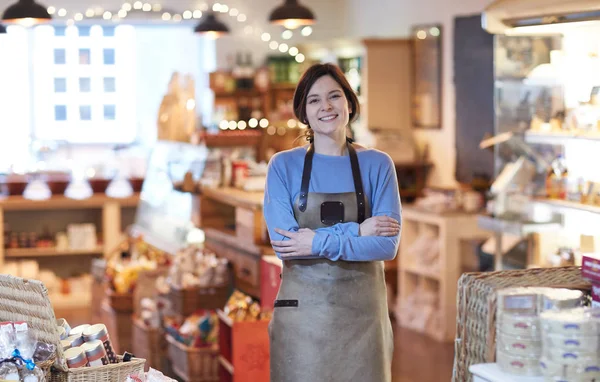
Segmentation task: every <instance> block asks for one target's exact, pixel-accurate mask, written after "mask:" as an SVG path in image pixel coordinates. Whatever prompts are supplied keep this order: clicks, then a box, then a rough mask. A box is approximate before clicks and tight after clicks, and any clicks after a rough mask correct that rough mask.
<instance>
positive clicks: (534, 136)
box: [525, 131, 600, 145]
mask: <svg viewBox="0 0 600 382" xmlns="http://www.w3.org/2000/svg"><path fill="white" fill-rule="evenodd" d="M574 141H600V134H590V133H585V132H574V133H572V132H565V133H542V132H534V131H528V132H526V133H525V142H527V143H534V144H546V145H562V144H565V143H567V142H574Z"/></svg>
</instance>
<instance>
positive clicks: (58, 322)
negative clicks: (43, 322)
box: [56, 318, 72, 337]
mask: <svg viewBox="0 0 600 382" xmlns="http://www.w3.org/2000/svg"><path fill="white" fill-rule="evenodd" d="M56 326H59V327H63V328H65V332H67V337H69V336H72V334H71V325H69V323H68V322H67V320H65V319H64V318H59V319H57V320H56Z"/></svg>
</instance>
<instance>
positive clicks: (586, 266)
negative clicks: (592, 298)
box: [581, 254, 600, 284]
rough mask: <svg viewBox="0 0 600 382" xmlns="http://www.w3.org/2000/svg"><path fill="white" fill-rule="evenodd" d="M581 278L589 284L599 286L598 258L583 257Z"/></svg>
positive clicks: (599, 266)
mask: <svg viewBox="0 0 600 382" xmlns="http://www.w3.org/2000/svg"><path fill="white" fill-rule="evenodd" d="M581 276H582V277H583V278H584V279H586V280H588V281H590V282H591V283H596V284H600V258H599V257H596V256H594V255H590V254H588V255H583V257H582V258H581Z"/></svg>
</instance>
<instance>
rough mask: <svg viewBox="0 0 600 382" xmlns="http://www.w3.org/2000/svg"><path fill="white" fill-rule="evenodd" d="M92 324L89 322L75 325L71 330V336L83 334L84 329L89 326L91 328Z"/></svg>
mask: <svg viewBox="0 0 600 382" xmlns="http://www.w3.org/2000/svg"><path fill="white" fill-rule="evenodd" d="M90 326H91V325H89V324H84V325H79V326H76V327H74V328H73V329H71V331H70V332H69V337H71V336H76V335H77V336H83V331H84V330H85V329H87V328H89V327H90Z"/></svg>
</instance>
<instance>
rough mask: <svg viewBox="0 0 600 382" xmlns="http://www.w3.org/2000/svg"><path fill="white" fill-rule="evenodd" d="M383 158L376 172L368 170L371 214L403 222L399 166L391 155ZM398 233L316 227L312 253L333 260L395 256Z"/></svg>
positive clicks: (357, 259)
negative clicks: (362, 233) (356, 232)
mask: <svg viewBox="0 0 600 382" xmlns="http://www.w3.org/2000/svg"><path fill="white" fill-rule="evenodd" d="M385 158H386V159H384V160H382V163H381V165H380V166H379V169H378V170H377V174H376V175H375V176H372V175H373V174H369V175H370V176H369V179H370V180H371V182H373V183H375V184H374V185H373V188H372V189H373V195H372V197H371V199H372V208H371V210H372V216H382V215H386V216H390V217H392V218H394V219H396V220H397V221H398V222H400V224H402V222H401V204H400V193H399V189H398V179H397V177H396V169H395V167H394V164H393V162H392V159H391V158H390V157H389V156H387V155H386V156H385ZM399 243H400V233H398V235H397V236H391V237H384V236H358V235H355V236H353V235H348V234H346V233H343V232H342V233H339V232H324V231H317V233H316V235H315V238H314V240H313V246H312V251H313V255H315V256H321V257H325V258H327V259H329V260H332V261H337V260H344V261H376V260H392V259H394V258H395V257H396V253H397V252H398V245H399Z"/></svg>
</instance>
